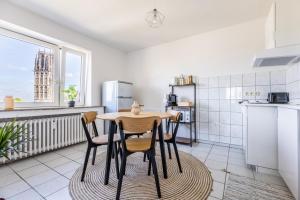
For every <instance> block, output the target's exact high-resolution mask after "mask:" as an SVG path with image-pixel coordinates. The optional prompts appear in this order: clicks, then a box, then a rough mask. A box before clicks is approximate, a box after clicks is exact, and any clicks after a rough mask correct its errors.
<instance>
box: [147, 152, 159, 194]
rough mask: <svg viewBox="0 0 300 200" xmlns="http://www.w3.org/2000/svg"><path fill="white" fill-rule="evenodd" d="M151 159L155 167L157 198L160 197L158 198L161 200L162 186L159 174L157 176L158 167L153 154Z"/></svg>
mask: <svg viewBox="0 0 300 200" xmlns="http://www.w3.org/2000/svg"><path fill="white" fill-rule="evenodd" d="M150 157H151V163H152V167H153V174H154V179H155V185H156V190H157V196H158V198H161V192H160V184H159V179H158V174H157V166H156V161H155V156H154V155H153V154H152V153H151V156H150Z"/></svg>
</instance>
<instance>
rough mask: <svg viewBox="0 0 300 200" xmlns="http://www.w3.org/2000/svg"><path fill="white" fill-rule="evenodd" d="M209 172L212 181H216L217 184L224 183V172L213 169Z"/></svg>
mask: <svg viewBox="0 0 300 200" xmlns="http://www.w3.org/2000/svg"><path fill="white" fill-rule="evenodd" d="M209 171H210V172H211V175H212V178H213V180H214V181H217V182H219V183H225V178H226V172H224V171H221V170H213V169H210V170H209Z"/></svg>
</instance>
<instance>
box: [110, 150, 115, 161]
mask: <svg viewBox="0 0 300 200" xmlns="http://www.w3.org/2000/svg"><path fill="white" fill-rule="evenodd" d="M111 158H112V159H114V158H115V151H114V150H113V151H112V152H111Z"/></svg>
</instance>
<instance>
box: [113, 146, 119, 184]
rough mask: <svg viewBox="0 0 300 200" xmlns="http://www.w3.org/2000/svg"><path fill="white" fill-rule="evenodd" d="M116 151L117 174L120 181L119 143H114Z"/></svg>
mask: <svg viewBox="0 0 300 200" xmlns="http://www.w3.org/2000/svg"><path fill="white" fill-rule="evenodd" d="M114 151H115V155H116V156H115V164H116V174H117V178H118V179H119V177H120V173H119V170H120V169H119V158H118V148H117V143H114Z"/></svg>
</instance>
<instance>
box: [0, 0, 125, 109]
mask: <svg viewBox="0 0 300 200" xmlns="http://www.w3.org/2000/svg"><path fill="white" fill-rule="evenodd" d="M74 14H75V13H74ZM0 20H4V21H7V22H9V23H12V24H15V25H18V26H22V27H24V28H27V29H30V30H32V31H35V32H38V33H40V34H44V35H47V36H50V37H53V38H55V39H58V40H61V41H64V42H67V43H70V44H74V45H77V46H79V47H82V48H84V49H87V50H89V51H91V54H92V62H91V66H92V69H91V72H90V74H91V83H90V87H89V88H88V91H89V93H88V102H87V103H88V104H89V105H100V85H101V83H102V82H103V81H106V80H115V79H120V80H127V78H126V77H125V75H126V73H125V61H126V54H125V53H123V52H122V51H119V50H117V49H113V48H111V47H109V46H106V45H105V44H102V43H100V42H99V41H97V40H93V39H91V38H88V37H86V36H84V35H81V34H79V33H76V32H74V31H72V30H70V29H67V28H65V27H62V26H60V25H58V24H56V23H54V22H52V21H49V20H48V19H46V18H43V17H41V16H38V15H36V14H33V13H32V12H29V11H26V10H24V9H22V8H19V7H17V6H14V5H12V4H9V3H7V2H6V1H4V0H0Z"/></svg>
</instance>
